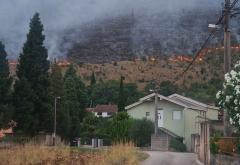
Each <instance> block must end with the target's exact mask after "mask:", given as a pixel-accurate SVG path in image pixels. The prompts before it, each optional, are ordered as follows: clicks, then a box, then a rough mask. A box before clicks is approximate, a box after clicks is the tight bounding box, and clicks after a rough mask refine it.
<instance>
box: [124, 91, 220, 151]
mask: <svg viewBox="0 0 240 165" xmlns="http://www.w3.org/2000/svg"><path fill="white" fill-rule="evenodd" d="M157 97H158V106H157V107H158V108H157V109H158V111H157V113H158V121H157V123H158V127H159V129H161V128H162V130H163V129H164V130H166V131H167V132H171V133H173V134H175V135H177V136H179V137H182V138H183V139H184V141H183V142H184V144H186V146H187V150H188V151H191V150H192V146H193V145H194V144H193V136H195V135H199V134H200V123H201V122H202V121H205V120H218V108H217V107H214V106H210V105H206V104H204V103H201V102H198V101H195V100H193V99H190V98H187V97H184V96H181V95H178V94H174V95H171V96H169V97H165V96H162V95H160V94H158V95H157ZM154 99H155V94H150V95H148V96H146V97H143V98H141V99H140V100H139V101H138V102H136V103H134V104H131V105H129V106H127V107H125V109H126V110H127V112H128V114H129V115H130V116H131V117H132V118H135V119H142V118H147V119H149V120H152V121H154V120H155V102H154Z"/></svg>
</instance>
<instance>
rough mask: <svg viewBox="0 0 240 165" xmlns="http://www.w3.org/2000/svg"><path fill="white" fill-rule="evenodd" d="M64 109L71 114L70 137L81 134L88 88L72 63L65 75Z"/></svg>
mask: <svg viewBox="0 0 240 165" xmlns="http://www.w3.org/2000/svg"><path fill="white" fill-rule="evenodd" d="M63 101H64V111H65V113H66V114H67V115H68V116H69V138H70V139H72V138H74V137H77V136H79V135H80V123H81V122H82V120H83V118H84V116H85V107H86V103H87V101H86V89H85V85H84V84H83V82H82V81H81V80H80V78H79V77H78V76H77V74H76V70H75V69H74V66H73V65H71V66H70V67H69V69H68V70H67V71H66V74H65V77H64V96H63Z"/></svg>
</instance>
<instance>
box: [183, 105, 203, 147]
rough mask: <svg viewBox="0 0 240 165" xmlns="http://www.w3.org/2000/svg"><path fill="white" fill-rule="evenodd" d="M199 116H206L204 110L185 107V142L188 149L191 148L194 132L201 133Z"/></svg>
mask: <svg viewBox="0 0 240 165" xmlns="http://www.w3.org/2000/svg"><path fill="white" fill-rule="evenodd" d="M198 116H204V112H203V111H198V110H192V109H185V110H184V118H185V124H184V125H185V128H184V136H183V137H184V143H185V144H186V146H187V150H188V151H190V150H191V144H192V142H191V140H192V139H191V136H192V134H199V133H200V120H199V118H198Z"/></svg>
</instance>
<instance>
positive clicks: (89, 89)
mask: <svg viewBox="0 0 240 165" xmlns="http://www.w3.org/2000/svg"><path fill="white" fill-rule="evenodd" d="M95 84H96V78H95V74H94V72H92V75H91V81H90V86H89V88H88V95H89V99H90V100H89V101H90V103H89V106H90V107H92V106H93V104H94V103H93V89H94V85H95Z"/></svg>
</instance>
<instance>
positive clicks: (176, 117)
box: [173, 111, 182, 120]
mask: <svg viewBox="0 0 240 165" xmlns="http://www.w3.org/2000/svg"><path fill="white" fill-rule="evenodd" d="M181 118H182V112H181V111H173V120H181Z"/></svg>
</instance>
